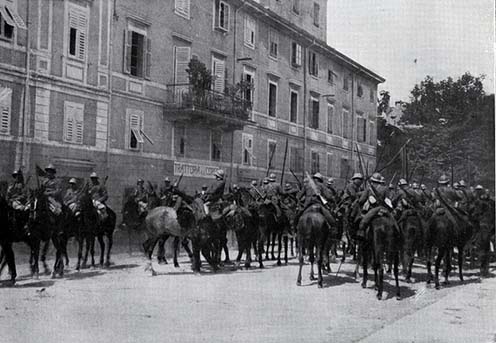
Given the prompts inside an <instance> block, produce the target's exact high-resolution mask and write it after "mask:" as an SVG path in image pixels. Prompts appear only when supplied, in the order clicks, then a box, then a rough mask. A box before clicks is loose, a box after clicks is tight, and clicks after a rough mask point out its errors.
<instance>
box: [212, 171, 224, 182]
mask: <svg viewBox="0 0 496 343" xmlns="http://www.w3.org/2000/svg"><path fill="white" fill-rule="evenodd" d="M224 175H225V173H224V171H223V170H222V169H218V170H217V171H216V172H215V173H214V176H215V177H216V178H219V179H221V180H223V179H224Z"/></svg>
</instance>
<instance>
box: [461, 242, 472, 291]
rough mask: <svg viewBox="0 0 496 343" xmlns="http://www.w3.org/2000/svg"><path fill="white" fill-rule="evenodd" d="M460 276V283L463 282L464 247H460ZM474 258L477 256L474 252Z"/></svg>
mask: <svg viewBox="0 0 496 343" xmlns="http://www.w3.org/2000/svg"><path fill="white" fill-rule="evenodd" d="M458 251H459V253H458V255H459V256H458V274H459V277H460V281H461V282H463V246H459V247H458ZM472 256H475V252H474V251H472Z"/></svg>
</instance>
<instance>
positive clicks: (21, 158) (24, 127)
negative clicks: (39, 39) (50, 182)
mask: <svg viewBox="0 0 496 343" xmlns="http://www.w3.org/2000/svg"><path fill="white" fill-rule="evenodd" d="M29 5H30V4H29V0H28V1H27V9H26V62H25V68H26V78H25V80H24V98H23V106H22V111H21V118H19V119H20V122H21V130H20V131H21V132H20V139H21V143H22V147H21V151H20V154H17V161H16V169H18V168H20V167H21V166H22V167H25V168H29V161H28V158H27V141H26V139H27V136H28V135H29V116H28V114H29V110H30V106H29V98H30V94H29V82H30V79H31V36H30V32H29V30H30V25H29V24H30V22H29V17H30V8H29Z"/></svg>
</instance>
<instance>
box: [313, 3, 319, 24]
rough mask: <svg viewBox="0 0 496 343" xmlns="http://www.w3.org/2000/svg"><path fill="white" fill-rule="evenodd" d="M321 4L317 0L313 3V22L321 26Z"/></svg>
mask: <svg viewBox="0 0 496 343" xmlns="http://www.w3.org/2000/svg"><path fill="white" fill-rule="evenodd" d="M319 17H320V5H319V4H318V3H316V2H314V3H313V24H314V25H315V26H317V27H319Z"/></svg>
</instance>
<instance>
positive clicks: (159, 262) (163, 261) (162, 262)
mask: <svg viewBox="0 0 496 343" xmlns="http://www.w3.org/2000/svg"><path fill="white" fill-rule="evenodd" d="M158 264H167V261H165V260H159V261H158Z"/></svg>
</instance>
